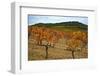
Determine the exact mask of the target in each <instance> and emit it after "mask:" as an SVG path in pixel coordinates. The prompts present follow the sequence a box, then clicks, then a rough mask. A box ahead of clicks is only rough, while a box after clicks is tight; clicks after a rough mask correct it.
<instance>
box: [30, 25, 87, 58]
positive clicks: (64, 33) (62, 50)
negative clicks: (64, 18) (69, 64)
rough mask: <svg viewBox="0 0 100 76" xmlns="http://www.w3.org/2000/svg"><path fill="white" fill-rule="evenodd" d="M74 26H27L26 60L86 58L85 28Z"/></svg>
mask: <svg viewBox="0 0 100 76" xmlns="http://www.w3.org/2000/svg"><path fill="white" fill-rule="evenodd" d="M50 25H51V26H50ZM75 26H77V24H76V25H75ZM75 26H70V27H69V26H67V27H66V26H65V25H64V26H62V25H60V24H59V25H58V24H56V25H53V26H52V24H48V25H45V24H36V25H32V26H28V60H45V59H48V60H49V59H80V58H87V57H88V34H87V33H88V32H87V28H86V27H85V28H84V27H83V26H84V25H81V26H82V27H79V25H78V27H75Z"/></svg>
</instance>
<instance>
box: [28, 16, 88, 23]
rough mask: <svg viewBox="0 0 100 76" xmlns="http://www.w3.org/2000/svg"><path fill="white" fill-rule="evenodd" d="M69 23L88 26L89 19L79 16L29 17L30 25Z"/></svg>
mask: <svg viewBox="0 0 100 76" xmlns="http://www.w3.org/2000/svg"><path fill="white" fill-rule="evenodd" d="M69 21H78V22H81V23H83V24H87V25H88V17H81V16H80V17H79V16H65V17H63V16H35V15H29V16H28V25H32V24H36V23H59V22H69Z"/></svg>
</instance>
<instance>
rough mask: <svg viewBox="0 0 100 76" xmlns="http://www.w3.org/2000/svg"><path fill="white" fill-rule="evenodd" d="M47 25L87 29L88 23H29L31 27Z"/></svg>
mask: <svg viewBox="0 0 100 76" xmlns="http://www.w3.org/2000/svg"><path fill="white" fill-rule="evenodd" d="M34 26H37V27H48V28H53V27H56V28H62V27H63V28H69V29H70V28H79V29H82V30H87V29H88V25H86V24H83V23H80V22H76V21H71V22H60V23H37V24H34V25H31V27H34Z"/></svg>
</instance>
